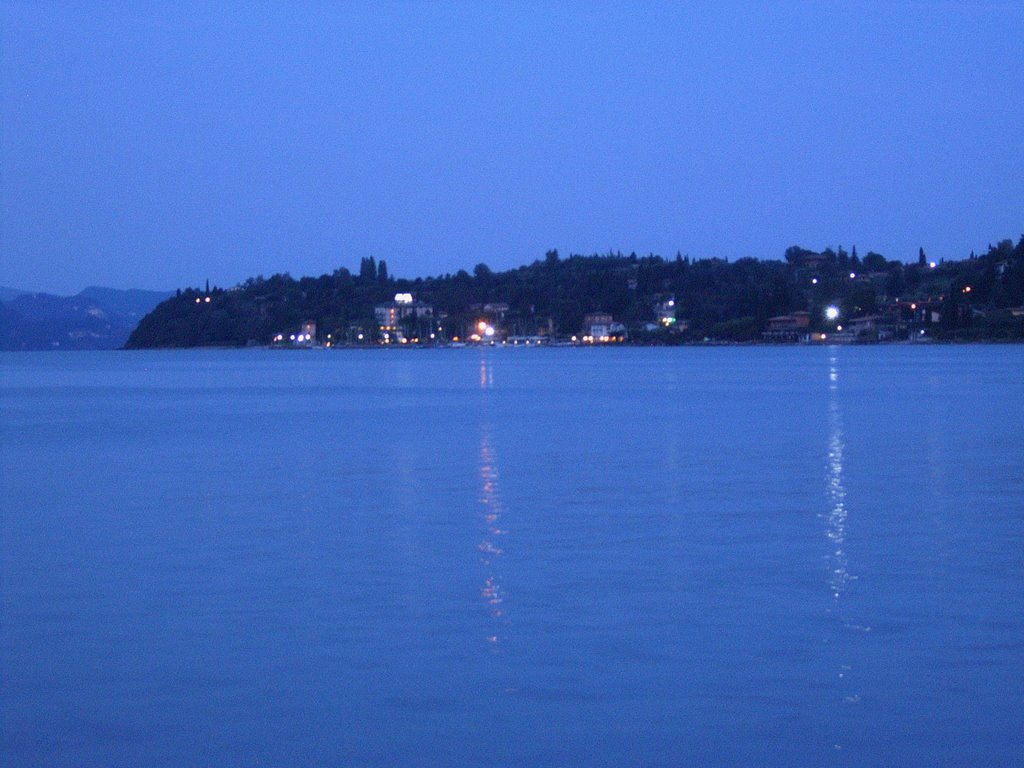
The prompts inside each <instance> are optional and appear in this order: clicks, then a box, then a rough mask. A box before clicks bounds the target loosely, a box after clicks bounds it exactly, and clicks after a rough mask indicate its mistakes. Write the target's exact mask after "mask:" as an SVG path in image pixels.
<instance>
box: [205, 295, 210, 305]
mask: <svg viewBox="0 0 1024 768" xmlns="http://www.w3.org/2000/svg"><path fill="white" fill-rule="evenodd" d="M206 303H207V304H209V303H210V297H209V296H207V297H206Z"/></svg>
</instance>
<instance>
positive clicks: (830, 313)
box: [825, 304, 839, 320]
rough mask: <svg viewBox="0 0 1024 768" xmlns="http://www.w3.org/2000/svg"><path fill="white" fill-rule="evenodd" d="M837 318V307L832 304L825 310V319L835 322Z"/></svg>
mask: <svg viewBox="0 0 1024 768" xmlns="http://www.w3.org/2000/svg"><path fill="white" fill-rule="evenodd" d="M838 317H839V307H837V306H835V305H834V304H833V305H832V306H830V307H827V308H826V309H825V318H826V319H828V320H835V319H837V318H838Z"/></svg>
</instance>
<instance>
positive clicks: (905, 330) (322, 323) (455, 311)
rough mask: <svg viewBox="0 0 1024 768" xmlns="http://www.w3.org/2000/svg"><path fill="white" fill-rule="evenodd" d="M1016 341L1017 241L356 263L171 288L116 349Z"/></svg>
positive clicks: (1021, 324) (1019, 312)
mask: <svg viewBox="0 0 1024 768" xmlns="http://www.w3.org/2000/svg"><path fill="white" fill-rule="evenodd" d="M926 340H931V341H997V340H1024V236H1021V238H1020V239H1019V240H1018V242H1017V243H1016V245H1015V244H1014V242H1013V241H1012V240H1002V241H1000V242H999V243H997V244H995V245H990V246H989V248H988V251H987V252H986V253H983V254H975V253H971V254H970V255H969V256H967V257H966V258H964V259H962V260H959V261H956V260H948V259H945V260H937V261H936V260H932V259H930V258H929V256H928V255H927V254H926V253H925V252H924V250H921V251H920V252H919V253H918V256H917V259H916V260H914V261H913V262H911V263H904V262H901V261H891V260H888V259H886V258H885V257H884V256H882V255H881V254H878V253H874V252H869V253H867V254H864V255H859V254H858V253H857V249H856V247H854V248H853V249H852V250H851V251H849V252H847V251H846V250H845V249H843V248H842V247H839V248H837V249H834V250H833V249H832V248H826V249H824V250H822V251H812V250H807V249H804V248H801V247H799V246H793V247H791V248H788V249H787V250H786V252H785V254H784V259H781V260H771V259H768V260H759V259H755V258H743V259H739V260H736V261H732V262H729V261H726V260H723V259H717V258H705V259H699V260H693V259H690V258H689V257H688V256H683V255H682V254H677V255H676V256H675V257H674V258H663V257H661V256H656V255H648V256H637V255H636V254H629V255H623V254H622V253H609V254H606V255H591V256H581V255H572V256H569V257H567V258H563V257H561V256H560V255H559V254H558V252H557V251H549V252H548V253H547V254H546V255H545V257H544V258H543V259H539V260H537V261H534V262H533V263H532V264H528V265H524V266H521V267H519V268H517V269H511V270H508V271H506V272H495V271H492V270H491V269H490V268H488V267H487V265H486V264H478V265H477V266H476V267H474V269H473V271H472V273H470V272H466V271H465V270H459V271H458V272H457V273H455V274H445V275H439V276H436V277H417V278H415V279H407V278H397V277H394V276H392V275H390V274H389V272H388V269H387V264H386V262H384V261H380V262H378V261H376V260H375V259H373V258H372V257H371V258H364V259H362V262H361V264H360V267H359V270H358V272H356V273H352V272H350V271H349V270H348V269H345V268H340V269H337V270H336V271H335V272H333V273H332V274H325V275H321V276H319V277H303V278H300V279H295V278H293V277H291V276H290V275H288V274H287V273H285V274H276V275H273V276H271V277H267V278H265V277H263V276H259V277H254V278H250V279H249V280H246V281H245V282H244V283H242V284H241V285H238V286H235V287H232V288H227V289H224V288H219V287H212V288H210V287H209V286H207V287H205V288H185V289H181V290H179V291H178V292H177V294H176V295H175V296H172V297H171V298H169V299H167V300H166V301H163V302H162V303H160V304H159V305H158V306H157V307H155V308H154V309H153V310H152V312H150V313H149V314H148V315H146V316H145V317H144V318H143V319H142V321H141V322H140V323H139V325H138V327H137V328H136V329H135V331H134V332H133V333H132V334H131V336H130V338H129V339H128V341H127V343H126V345H125V346H126V347H127V348H132V349H141V348H166V347H201V346H278V347H308V346H344V345H353V346H365V345H370V344H388V345H406V346H420V345H431V346H435V345H443V344H452V343H456V344H462V343H478V342H479V343H511V344H518V343H522V344H526V343H533V344H545V343H576V344H592V343H597V344H600V343H607V344H686V343H709V342H721V343H750V342H767V343H800V342H810V343H813V342H827V343H832V342H857V343H868V342H900V341H926Z"/></svg>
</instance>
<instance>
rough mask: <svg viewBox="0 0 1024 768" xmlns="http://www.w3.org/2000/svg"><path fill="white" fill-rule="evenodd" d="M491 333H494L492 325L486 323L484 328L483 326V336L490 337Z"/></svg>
mask: <svg viewBox="0 0 1024 768" xmlns="http://www.w3.org/2000/svg"><path fill="white" fill-rule="evenodd" d="M493 335H494V326H492V325H488V326H487V327H486V328H484V336H486V337H487V338H490V337H491V336H493Z"/></svg>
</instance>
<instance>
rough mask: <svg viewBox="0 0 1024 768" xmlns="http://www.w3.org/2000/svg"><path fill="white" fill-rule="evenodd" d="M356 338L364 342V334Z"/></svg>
mask: <svg viewBox="0 0 1024 768" xmlns="http://www.w3.org/2000/svg"><path fill="white" fill-rule="evenodd" d="M356 338H357V339H359V340H360V341H362V340H363V334H361V333H360V334H359V335H358V336H356Z"/></svg>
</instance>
